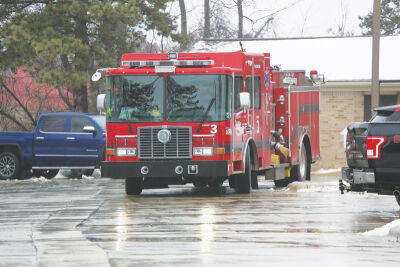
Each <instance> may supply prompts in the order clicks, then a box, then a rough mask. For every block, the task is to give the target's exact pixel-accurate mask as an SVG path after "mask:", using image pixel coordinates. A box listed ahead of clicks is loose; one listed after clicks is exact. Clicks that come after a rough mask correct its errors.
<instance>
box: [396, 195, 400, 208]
mask: <svg viewBox="0 0 400 267" xmlns="http://www.w3.org/2000/svg"><path fill="white" fill-rule="evenodd" d="M395 198H396V201H397V204H399V206H400V195H398V196H395Z"/></svg>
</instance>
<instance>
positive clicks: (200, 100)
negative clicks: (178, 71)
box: [106, 74, 232, 122]
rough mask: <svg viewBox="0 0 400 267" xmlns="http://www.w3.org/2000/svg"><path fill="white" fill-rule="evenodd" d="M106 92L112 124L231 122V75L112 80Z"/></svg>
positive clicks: (108, 116) (143, 76)
mask: <svg viewBox="0 0 400 267" xmlns="http://www.w3.org/2000/svg"><path fill="white" fill-rule="evenodd" d="M165 83H166V84H167V86H166V92H165V93H166V97H164V84H165ZM106 88H107V95H106V107H107V112H106V113H107V121H108V122H162V121H163V120H164V119H166V120H167V121H169V122H204V121H224V120H228V119H230V118H231V106H232V105H231V102H232V77H231V76H230V75H219V74H205V75H202V74H196V75H190V74H188V75H167V76H166V77H164V76H163V75H125V76H124V75H120V76H108V77H107V82H106ZM164 99H166V101H164ZM164 103H166V108H165V109H164ZM164 110H165V111H166V114H164Z"/></svg>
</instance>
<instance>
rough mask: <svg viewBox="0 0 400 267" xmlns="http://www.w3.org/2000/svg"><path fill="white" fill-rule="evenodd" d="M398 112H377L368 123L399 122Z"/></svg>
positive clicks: (399, 115) (399, 113)
mask: <svg viewBox="0 0 400 267" xmlns="http://www.w3.org/2000/svg"><path fill="white" fill-rule="evenodd" d="M399 121H400V112H394V111H379V112H378V113H377V114H376V115H375V116H374V117H372V119H371V121H370V122H399Z"/></svg>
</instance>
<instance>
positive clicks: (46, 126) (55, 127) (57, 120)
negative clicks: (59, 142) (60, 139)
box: [40, 116, 66, 133]
mask: <svg viewBox="0 0 400 267" xmlns="http://www.w3.org/2000/svg"><path fill="white" fill-rule="evenodd" d="M65 121H66V117H62V116H49V117H44V118H43V121H42V126H41V128H40V131H41V132H50V133H61V132H64V128H65Z"/></svg>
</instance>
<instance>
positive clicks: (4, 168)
mask: <svg viewBox="0 0 400 267" xmlns="http://www.w3.org/2000/svg"><path fill="white" fill-rule="evenodd" d="M20 172H21V163H20V160H19V158H18V157H17V156H16V155H15V154H14V153H12V152H3V153H1V154H0V179H4V180H5V179H15V178H18V175H19V174H20Z"/></svg>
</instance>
